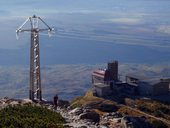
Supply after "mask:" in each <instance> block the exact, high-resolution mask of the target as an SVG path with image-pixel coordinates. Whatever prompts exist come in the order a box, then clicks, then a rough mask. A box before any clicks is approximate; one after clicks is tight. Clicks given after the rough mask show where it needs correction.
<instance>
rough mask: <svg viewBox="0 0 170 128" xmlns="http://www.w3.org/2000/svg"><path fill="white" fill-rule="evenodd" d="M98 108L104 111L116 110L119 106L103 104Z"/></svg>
mask: <svg viewBox="0 0 170 128" xmlns="http://www.w3.org/2000/svg"><path fill="white" fill-rule="evenodd" d="M98 109H99V110H100V111H103V112H115V111H117V109H118V108H117V106H115V105H113V104H101V105H100V106H99V107H98Z"/></svg>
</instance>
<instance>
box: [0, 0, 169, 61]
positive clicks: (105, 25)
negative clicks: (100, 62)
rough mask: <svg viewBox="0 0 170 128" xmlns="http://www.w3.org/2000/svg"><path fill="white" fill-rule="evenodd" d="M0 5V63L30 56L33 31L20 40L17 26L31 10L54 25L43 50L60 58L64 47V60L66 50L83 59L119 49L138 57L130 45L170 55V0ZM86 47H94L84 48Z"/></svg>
mask: <svg viewBox="0 0 170 128" xmlns="http://www.w3.org/2000/svg"><path fill="white" fill-rule="evenodd" d="M0 5H1V8H0V57H1V61H0V64H1V63H2V62H4V63H5V64H6V62H9V60H8V59H7V58H6V57H5V56H8V58H16V57H18V60H21V59H22V60H24V59H26V58H27V57H28V51H29V41H30V40H29V39H30V35H29V34H28V33H25V34H21V36H20V39H19V40H16V38H15V30H16V29H17V28H18V27H19V26H20V25H21V24H22V23H23V22H24V21H25V20H26V18H27V17H29V16H32V15H33V14H36V15H38V16H40V17H42V18H43V19H44V20H45V21H46V22H47V23H48V24H49V25H50V26H53V27H54V28H55V34H54V36H53V37H52V38H47V37H45V36H43V37H41V44H42V47H44V49H42V50H41V51H44V50H47V51H46V53H48V54H49V56H57V57H60V58H61V56H60V55H62V54H63V53H64V55H63V58H61V59H62V60H67V58H68V55H67V54H66V53H68V54H69V55H71V54H73V58H76V57H75V56H76V55H77V58H78V57H79V58H80V60H81V59H82V58H81V57H82V56H84V57H85V58H86V59H87V60H88V58H89V57H91V55H93V58H91V60H94V58H99V57H101V56H103V58H105V60H104V61H106V60H108V59H110V58H111V56H113V55H115V56H116V58H121V57H124V58H126V60H129V58H130V59H131V60H134V61H136V60H135V59H133V55H137V54H136V52H137V51H135V50H132V48H133V49H134V48H135V49H139V50H138V51H141V52H143V53H148V52H149V53H148V55H151V56H154V55H160V56H159V58H161V59H162V60H165V61H166V60H167V58H169V56H170V52H169V51H170V50H169V48H170V1H169V0H50V1H49V0H1V1H0ZM45 40H46V42H45V43H44V42H43V41H45ZM57 41H58V42H57ZM47 42H48V43H47ZM98 42H99V43H100V44H97V43H98ZM92 43H93V44H92ZM102 43H103V44H102ZM107 43H110V44H107ZM105 44H106V45H107V46H105ZM112 44H116V45H119V44H120V46H116V45H112ZM73 46H74V48H72V49H71V47H73ZM115 46H116V48H115ZM128 46H129V47H128ZM131 46H132V47H131ZM135 46H138V48H136V47H135ZM104 47H105V49H104ZM106 47H107V48H106ZM112 47H114V48H112ZM146 47H147V48H146ZM50 48H51V49H53V51H52V50H50ZM76 48H77V49H78V50H77V51H79V54H80V53H81V52H82V51H83V52H82V55H81V56H78V53H77V51H76V50H75V49H76ZM85 48H86V49H88V50H91V51H89V52H88V53H86V50H85ZM61 49H62V50H61ZM63 49H64V50H65V51H64V52H63ZM112 49H114V51H113V50H112ZM15 50H16V51H15ZM122 50H123V51H122ZM146 50H147V51H146ZM56 51H57V52H58V53H57V52H56ZM117 51H118V52H117ZM132 51H133V52H132ZM150 51H151V52H152V53H151V52H150ZM73 52H74V53H73ZM125 53H126V54H125ZM127 53H128V54H127ZM44 54H45V53H44ZM138 54H139V53H138ZM86 55H87V56H86ZM88 55H89V56H88ZM95 55H96V56H95ZM120 55H121V57H120ZM126 55H129V56H126ZM164 55H166V56H164ZM21 56H22V57H21ZM26 56H27V57H26ZM108 56H110V57H108ZM139 56H141V57H143V55H139ZM146 56H147V54H146ZM64 57H65V58H64ZM107 57H108V58H107ZM128 57H129V58H128ZM135 57H136V58H138V56H135ZM147 57H148V56H147ZM154 57H155V60H157V58H156V57H157V56H154ZM152 58H153V57H152ZM18 60H17V59H14V61H16V62H18ZM84 60H85V59H84ZM122 60H124V59H122ZM147 60H151V57H150V58H148V59H147ZM10 61H12V60H10ZM73 61H74V62H76V60H73ZM94 61H95V60H94ZM64 62H65V61H64ZM11 63H12V62H11Z"/></svg>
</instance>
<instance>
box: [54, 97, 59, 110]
mask: <svg viewBox="0 0 170 128" xmlns="http://www.w3.org/2000/svg"><path fill="white" fill-rule="evenodd" d="M57 105H58V95H57V94H56V95H55V96H54V107H55V109H56V108H57Z"/></svg>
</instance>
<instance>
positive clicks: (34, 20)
mask: <svg viewBox="0 0 170 128" xmlns="http://www.w3.org/2000/svg"><path fill="white" fill-rule="evenodd" d="M28 22H30V26H31V28H24V26H25V24H27V23H28ZM40 22H41V23H42V24H44V26H45V28H39V23H40ZM53 30H54V29H53V28H51V27H49V26H48V25H47V24H46V23H45V22H44V21H43V20H42V19H41V18H40V17H37V16H36V15H33V16H32V17H29V18H27V20H26V21H25V22H24V23H23V24H22V25H21V26H20V27H19V28H18V29H17V30H16V37H17V39H18V35H19V33H21V32H30V33H31V45H30V83H29V84H30V90H29V98H30V99H31V100H32V101H34V100H36V99H37V100H40V101H41V100H42V90H41V71H40V49H39V32H43V31H47V32H48V35H49V36H51V33H52V31H53Z"/></svg>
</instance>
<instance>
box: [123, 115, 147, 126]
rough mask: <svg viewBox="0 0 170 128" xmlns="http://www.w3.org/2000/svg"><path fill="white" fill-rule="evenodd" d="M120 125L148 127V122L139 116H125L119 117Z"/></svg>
mask: <svg viewBox="0 0 170 128" xmlns="http://www.w3.org/2000/svg"><path fill="white" fill-rule="evenodd" d="M121 125H122V127H123V128H126V127H133V128H150V125H149V123H148V122H147V121H146V120H145V119H144V118H141V117H134V116H125V117H123V118H122V119H121Z"/></svg>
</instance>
